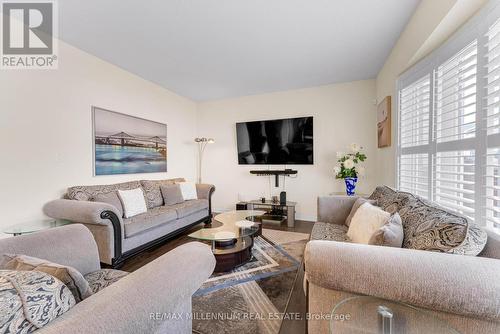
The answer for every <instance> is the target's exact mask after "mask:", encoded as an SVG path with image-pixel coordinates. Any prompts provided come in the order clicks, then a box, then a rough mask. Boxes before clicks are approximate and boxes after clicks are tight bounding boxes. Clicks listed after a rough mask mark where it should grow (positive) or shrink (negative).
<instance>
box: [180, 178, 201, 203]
mask: <svg viewBox="0 0 500 334" xmlns="http://www.w3.org/2000/svg"><path fill="white" fill-rule="evenodd" d="M178 184H179V186H180V187H181V193H182V198H183V199H184V200H185V201H189V200H191V199H198V193H197V192H196V184H195V183H194V182H179V183H178Z"/></svg>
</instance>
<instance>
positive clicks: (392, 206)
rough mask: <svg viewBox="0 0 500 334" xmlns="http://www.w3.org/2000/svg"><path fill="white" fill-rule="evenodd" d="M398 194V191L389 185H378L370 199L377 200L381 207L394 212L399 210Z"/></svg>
mask: <svg viewBox="0 0 500 334" xmlns="http://www.w3.org/2000/svg"><path fill="white" fill-rule="evenodd" d="M398 194H399V192H398V191H396V190H394V189H392V188H390V187H388V186H378V187H377V188H375V191H373V193H372V194H371V195H370V197H369V199H371V200H376V201H377V205H378V206H379V207H381V208H382V210H384V211H387V212H389V213H394V212H396V211H398V210H399V207H398V205H397V200H396V198H397V196H398Z"/></svg>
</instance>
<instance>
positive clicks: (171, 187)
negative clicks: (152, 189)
mask: <svg viewBox="0 0 500 334" xmlns="http://www.w3.org/2000/svg"><path fill="white" fill-rule="evenodd" d="M160 189H161V194H162V195H163V200H164V201H165V205H174V204H179V203H182V202H184V197H182V191H181V186H180V185H179V184H168V185H162V186H160Z"/></svg>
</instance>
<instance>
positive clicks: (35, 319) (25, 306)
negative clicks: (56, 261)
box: [0, 270, 75, 333]
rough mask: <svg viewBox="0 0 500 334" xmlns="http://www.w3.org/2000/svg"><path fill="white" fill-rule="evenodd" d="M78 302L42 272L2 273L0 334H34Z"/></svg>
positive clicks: (0, 279)
mask: <svg viewBox="0 0 500 334" xmlns="http://www.w3.org/2000/svg"><path fill="white" fill-rule="evenodd" d="M74 305H75V298H74V297H73V295H72V294H71V292H70V291H69V289H68V288H67V287H66V285H64V284H63V283H62V282H61V281H59V280H58V279H56V278H55V277H52V276H50V275H49V274H46V273H43V272H40V271H11V270H0V310H1V312H0V333H31V332H34V331H36V330H37V329H40V328H42V327H43V326H45V325H47V324H48V323H49V322H50V321H52V320H54V319H55V318H57V317H58V316H60V315H62V314H63V313H65V312H67V311H68V310H69V309H70V308H71V307H73V306H74Z"/></svg>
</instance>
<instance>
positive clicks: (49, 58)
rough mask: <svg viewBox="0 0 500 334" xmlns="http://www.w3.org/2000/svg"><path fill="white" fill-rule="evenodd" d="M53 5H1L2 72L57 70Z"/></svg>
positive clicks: (49, 2) (48, 2) (3, 3)
mask: <svg viewBox="0 0 500 334" xmlns="http://www.w3.org/2000/svg"><path fill="white" fill-rule="evenodd" d="M54 13H55V3H54V2H53V1H43V2H33V1H32V2H19V1H3V2H2V14H3V15H2V61H1V66H0V67H1V68H2V69H41V68H42V69H53V68H57V56H56V54H55V52H54V51H55V46H56V44H57V40H56V39H55V38H54V36H55V34H54V32H55V28H56V25H55V23H56V22H55V15H54Z"/></svg>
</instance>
